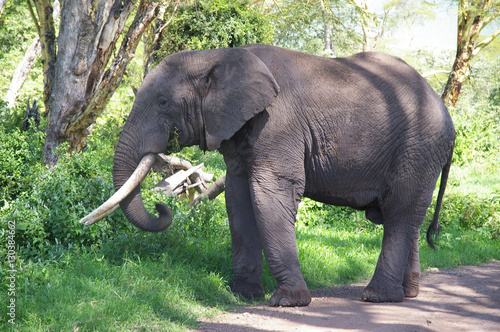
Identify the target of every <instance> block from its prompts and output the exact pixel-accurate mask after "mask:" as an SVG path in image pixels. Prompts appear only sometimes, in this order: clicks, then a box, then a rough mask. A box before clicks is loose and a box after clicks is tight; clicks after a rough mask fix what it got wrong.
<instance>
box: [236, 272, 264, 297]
mask: <svg viewBox="0 0 500 332" xmlns="http://www.w3.org/2000/svg"><path fill="white" fill-rule="evenodd" d="M230 287H231V291H232V292H233V293H237V294H241V295H242V296H244V297H246V298H249V299H250V298H252V297H263V296H264V295H265V293H264V287H262V284H261V283H259V284H254V283H249V282H248V281H247V279H246V278H243V277H234V278H233V280H232V281H231V283H230Z"/></svg>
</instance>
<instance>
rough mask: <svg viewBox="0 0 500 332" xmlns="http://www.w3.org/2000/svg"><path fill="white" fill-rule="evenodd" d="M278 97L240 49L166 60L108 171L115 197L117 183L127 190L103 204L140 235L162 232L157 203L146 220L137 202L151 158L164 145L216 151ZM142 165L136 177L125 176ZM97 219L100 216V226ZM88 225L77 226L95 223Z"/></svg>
mask: <svg viewBox="0 0 500 332" xmlns="http://www.w3.org/2000/svg"><path fill="white" fill-rule="evenodd" d="M278 92H279V87H278V84H277V83H276V81H275V79H274V77H273V75H272V74H271V72H270V71H269V69H268V68H267V66H266V65H265V64H264V63H263V62H262V61H261V60H260V59H259V58H258V57H257V56H256V55H254V54H253V53H250V52H249V51H246V50H245V49H241V48H231V49H218V50H207V51H188V52H181V53H176V54H173V55H170V56H168V57H166V58H165V59H164V60H163V61H162V62H161V63H160V64H159V65H158V66H156V67H155V68H154V69H153V70H152V71H151V72H150V73H149V74H148V75H147V77H146V78H145V79H144V82H143V84H142V85H141V87H140V88H139V90H138V91H137V95H136V99H135V101H134V105H133V108H132V111H131V113H130V116H129V118H128V120H127V122H126V124H125V126H124V128H123V132H122V134H121V135H120V139H119V142H118V145H117V146H116V152H115V159H114V165H113V183H114V186H115V189H116V190H117V193H118V191H119V190H120V189H121V188H122V187H123V186H124V184H127V186H126V187H128V188H129V189H128V190H126V191H125V193H124V194H122V195H121V196H122V197H120V198H119V199H117V200H115V201H114V203H113V204H108V205H116V202H117V201H120V207H121V209H122V211H123V213H124V214H125V216H126V217H127V219H128V220H129V221H130V222H131V223H132V224H134V225H135V226H137V227H138V228H140V229H143V230H146V231H151V232H158V231H161V230H164V229H165V228H167V227H168V226H169V225H170V222H171V219H172V214H171V211H170V210H169V209H168V208H167V207H166V206H163V205H160V204H157V206H156V208H157V210H158V212H159V218H153V217H151V216H150V214H149V213H148V212H147V211H146V209H145V207H144V204H143V202H142V197H141V190H140V182H141V181H142V179H143V176H145V174H146V173H147V170H148V169H149V168H150V167H151V165H152V163H153V160H154V158H152V157H150V156H151V155H152V154H157V153H160V152H165V151H166V149H167V146H168V145H169V140H170V141H172V140H176V141H177V142H178V146H180V147H184V146H190V145H195V144H197V145H199V146H200V148H201V149H203V150H214V149H217V148H219V146H220V144H221V142H222V141H224V140H227V139H229V138H231V137H232V136H233V135H234V134H235V133H236V132H237V131H238V130H239V129H240V128H241V127H242V126H243V125H244V124H245V122H246V121H248V120H249V119H250V118H252V117H254V116H255V115H256V114H258V113H260V112H262V111H263V110H264V109H265V108H266V107H268V106H270V105H271V103H272V102H273V100H274V98H276V96H277V94H278ZM148 156H149V157H148ZM146 157H147V158H146ZM143 159H148V160H147V161H146V162H145V161H144V160H143ZM141 160H143V162H142V163H141ZM144 163H145V166H144V168H145V170H143V171H142V174H143V176H141V177H137V176H135V175H134V176H132V177H131V175H132V174H133V173H134V171H135V170H136V168H137V167H138V165H139V164H141V165H142V164H144ZM136 172H137V171H136ZM129 178H130V179H131V180H129V182H127V180H128V179H129ZM132 178H136V179H135V180H133V181H132ZM130 181H132V182H133V183H132V184H130ZM103 205H104V204H103ZM106 215H107V214H104V216H106ZM104 216H102V214H100V217H99V219H101V218H103V217H104ZM86 218H87V217H86ZM99 219H97V220H99ZM88 220H89V219H85V218H84V219H82V220H81V222H85V221H86V224H91V223H93V222H95V221H97V220H93V221H88Z"/></svg>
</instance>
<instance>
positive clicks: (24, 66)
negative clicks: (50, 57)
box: [5, 36, 42, 108]
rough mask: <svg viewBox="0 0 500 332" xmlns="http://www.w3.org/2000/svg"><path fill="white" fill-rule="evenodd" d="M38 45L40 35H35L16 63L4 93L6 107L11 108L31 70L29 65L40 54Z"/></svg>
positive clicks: (31, 64)
mask: <svg viewBox="0 0 500 332" xmlns="http://www.w3.org/2000/svg"><path fill="white" fill-rule="evenodd" d="M41 50H42V49H41V47H40V37H38V36H37V37H35V38H34V39H33V41H32V42H31V45H30V47H28V50H27V51H26V53H25V54H24V58H23V60H22V61H21V62H20V63H19V64H18V65H17V67H16V71H15V72H14V76H12V81H10V86H9V90H7V93H6V95H5V101H6V102H7V107H9V108H13V107H14V103H15V101H16V98H17V95H18V94H19V91H20V90H21V88H22V86H23V84H24V81H26V78H27V77H28V74H29V73H30V71H31V67H33V64H34V63H35V60H36V59H37V58H38V56H39V55H40V51H41Z"/></svg>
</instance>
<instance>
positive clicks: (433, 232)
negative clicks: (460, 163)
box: [427, 149, 453, 249]
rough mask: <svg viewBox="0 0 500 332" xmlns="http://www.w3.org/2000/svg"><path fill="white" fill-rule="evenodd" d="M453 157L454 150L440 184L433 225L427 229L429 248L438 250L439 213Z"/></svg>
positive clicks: (444, 169)
mask: <svg viewBox="0 0 500 332" xmlns="http://www.w3.org/2000/svg"><path fill="white" fill-rule="evenodd" d="M452 157H453V149H451V152H450V155H449V157H448V161H447V162H446V165H444V167H443V171H442V173H441V183H440V184H439V193H438V197H437V201H436V210H435V211H434V218H433V219H432V223H431V224H430V225H429V228H428V229H427V243H428V244H429V247H431V248H432V249H436V247H435V246H434V240H437V238H438V236H439V231H440V227H439V211H440V210H441V205H442V203H443V196H444V190H445V188H446V182H447V181H448V174H449V173H450V167H451V159H452Z"/></svg>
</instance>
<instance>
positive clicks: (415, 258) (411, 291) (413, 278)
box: [403, 229, 420, 297]
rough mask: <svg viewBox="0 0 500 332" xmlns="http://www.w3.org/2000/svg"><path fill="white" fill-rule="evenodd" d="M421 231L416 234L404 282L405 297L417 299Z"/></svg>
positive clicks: (418, 230)
mask: <svg viewBox="0 0 500 332" xmlns="http://www.w3.org/2000/svg"><path fill="white" fill-rule="evenodd" d="M419 235H420V229H417V231H416V232H415V235H414V238H413V239H412V246H411V248H410V253H409V256H408V263H407V264H406V271H405V276H404V280H403V290H404V292H405V297H416V296H417V295H418V291H419V281H420V259H419V255H418V237H419Z"/></svg>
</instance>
